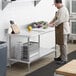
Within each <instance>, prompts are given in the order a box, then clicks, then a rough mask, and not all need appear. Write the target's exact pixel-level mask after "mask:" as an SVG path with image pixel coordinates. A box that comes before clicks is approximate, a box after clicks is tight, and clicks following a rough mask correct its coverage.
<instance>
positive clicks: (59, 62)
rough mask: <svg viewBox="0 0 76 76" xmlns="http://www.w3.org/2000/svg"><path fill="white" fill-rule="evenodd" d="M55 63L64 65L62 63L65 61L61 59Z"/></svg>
mask: <svg viewBox="0 0 76 76" xmlns="http://www.w3.org/2000/svg"><path fill="white" fill-rule="evenodd" d="M56 63H57V64H58V65H64V64H66V63H67V61H63V60H61V61H56Z"/></svg>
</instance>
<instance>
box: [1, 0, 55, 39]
mask: <svg viewBox="0 0 76 76" xmlns="http://www.w3.org/2000/svg"><path fill="white" fill-rule="evenodd" d="M52 4H53V0H41V2H40V3H39V4H38V5H37V6H36V7H34V4H33V2H32V1H27V2H26V1H24V2H21V1H20V2H18V1H17V2H16V1H14V2H11V3H9V4H8V5H7V6H6V7H5V8H4V9H3V10H1V9H0V40H6V35H5V29H8V27H9V26H10V24H9V21H10V20H14V21H15V23H16V24H17V25H18V26H19V27H20V29H22V28H23V27H24V26H25V25H27V24H28V23H30V22H34V21H40V20H44V21H48V22H49V21H50V20H51V19H52V18H53V16H54V12H55V10H56V8H55V7H54V5H52ZM0 5H1V0H0ZM0 8H1V6H0ZM54 8H55V9H54Z"/></svg>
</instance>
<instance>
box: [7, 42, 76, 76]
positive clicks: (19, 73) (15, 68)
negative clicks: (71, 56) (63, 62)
mask: <svg viewBox="0 0 76 76" xmlns="http://www.w3.org/2000/svg"><path fill="white" fill-rule="evenodd" d="M68 48H69V49H68V53H70V52H72V51H74V50H76V44H72V43H69V44H68ZM58 50H59V49H58ZM58 50H57V51H58ZM57 53H58V55H59V51H58V52H57ZM53 58H54V53H52V54H50V55H48V56H46V57H44V58H42V59H40V60H38V61H36V62H33V63H31V72H32V71H34V70H37V69H38V68H41V67H43V66H45V65H47V64H48V63H50V62H51V61H52V60H53ZM27 73H28V70H27V64H23V63H16V64H14V65H12V67H11V68H7V76H25V75H26V74H27Z"/></svg>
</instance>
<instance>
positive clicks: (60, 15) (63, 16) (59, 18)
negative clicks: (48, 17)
mask: <svg viewBox="0 0 76 76" xmlns="http://www.w3.org/2000/svg"><path fill="white" fill-rule="evenodd" d="M55 17H56V19H55V21H54V23H55V25H56V27H57V26H58V25H59V24H61V23H63V31H64V34H69V33H70V25H69V12H68V10H67V8H66V7H64V6H62V7H61V8H60V9H59V10H58V11H57V12H56V16H55Z"/></svg>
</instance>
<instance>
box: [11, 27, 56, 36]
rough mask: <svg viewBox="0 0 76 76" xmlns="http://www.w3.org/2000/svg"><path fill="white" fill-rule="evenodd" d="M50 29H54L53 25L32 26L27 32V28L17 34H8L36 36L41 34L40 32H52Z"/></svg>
mask: <svg viewBox="0 0 76 76" xmlns="http://www.w3.org/2000/svg"><path fill="white" fill-rule="evenodd" d="M52 31H55V28H54V27H48V28H47V29H42V28H34V29H32V31H30V32H28V31H27V30H21V31H20V33H19V34H10V35H19V36H26V37H33V36H38V35H41V34H45V33H48V32H52Z"/></svg>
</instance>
